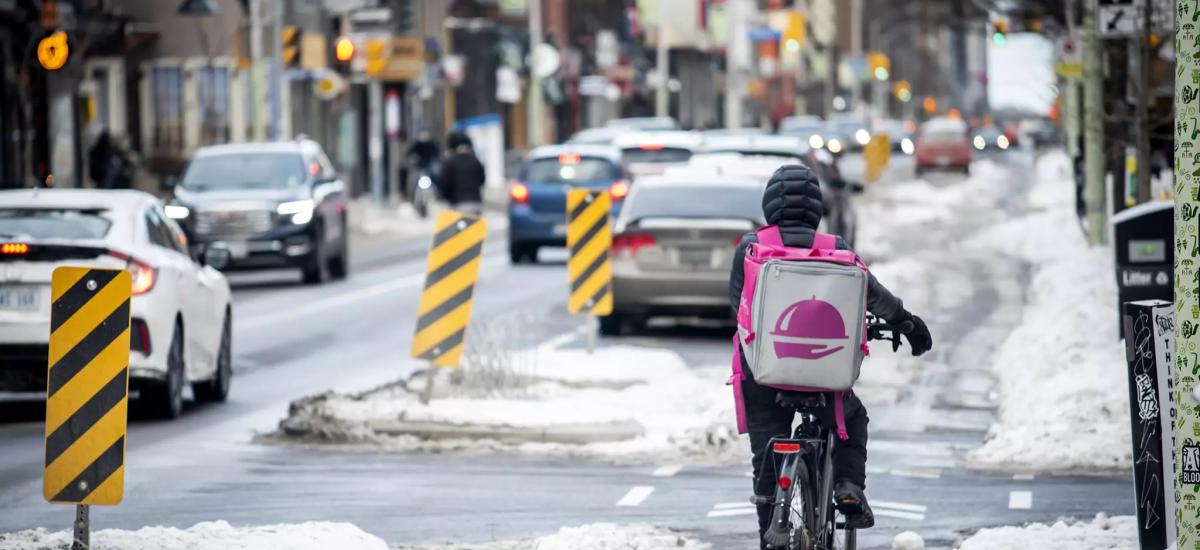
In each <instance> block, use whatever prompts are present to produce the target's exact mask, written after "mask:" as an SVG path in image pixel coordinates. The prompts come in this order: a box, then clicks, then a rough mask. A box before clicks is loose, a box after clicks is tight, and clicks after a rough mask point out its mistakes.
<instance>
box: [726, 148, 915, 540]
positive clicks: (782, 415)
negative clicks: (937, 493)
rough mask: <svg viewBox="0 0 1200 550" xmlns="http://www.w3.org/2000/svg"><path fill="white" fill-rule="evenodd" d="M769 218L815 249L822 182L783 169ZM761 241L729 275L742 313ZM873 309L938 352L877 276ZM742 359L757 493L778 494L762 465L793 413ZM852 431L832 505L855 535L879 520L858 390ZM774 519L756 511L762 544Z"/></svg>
mask: <svg viewBox="0 0 1200 550" xmlns="http://www.w3.org/2000/svg"><path fill="white" fill-rule="evenodd" d="M762 205H763V214H764V215H765V218H766V221H767V223H768V224H773V225H776V226H778V227H779V232H780V234H781V236H782V237H783V243H784V244H785V245H786V246H789V247H796V248H808V247H810V246H812V242H813V237H814V235H816V232H817V226H818V225H819V224H820V223H821V214H822V210H823V207H822V198H821V187H820V185H819V184H818V183H817V178H816V176H815V175H814V174H813V172H812V170H810V169H809V168H808V167H807V166H803V165H799V164H793V165H788V166H782V167H780V168H779V169H778V170H776V171H775V173H774V174H772V175H771V179H770V180H769V181H768V182H767V187H766V189H765V190H764V191H763V199H762ZM754 242H757V236H756V235H755V233H754V232H750V233H747V234H746V235H745V236H743V237H742V240H741V242H740V243H739V244H738V247H737V254H735V255H734V259H733V267H732V271H731V273H730V276H729V305H730V306H731V307H732V308H733V310H734V313H735V315H736V313H737V309H738V305H739V303H740V302H741V297H742V285H743V284H744V282H745V273H744V269H745V268H744V259H745V254H746V247H747V246H749V245H750V244H751V243H754ZM837 247H838V248H839V249H849V247H847V246H846V243H845V241H843V240H842V238H841V237H838V238H837ZM867 310H868V311H870V312H871V313H872V314H874V315H876V316H878V317H879V318H881V319H883V320H884V321H886V322H887V323H888V324H890V325H893V326H902V325H906V323H911V327H912V330H911V331H909V332H908V333H906V334H905V335H904V337H905V339H907V340H908V343H909V345H910V346H911V347H912V353H913V355H914V356H916V355H921V354H923V353H925V352H927V351H929V349H930V348H931V347H933V339H932V337H931V336H930V334H929V329H928V328H927V327H926V326H925V322H924V321H922V320H921V318H920V317H917V316H916V315H913V314H912V313H910V312H909V311H908V310H906V309H904V302H902V301H901V300H900V298H897V297H896V296H895V295H893V294H892V293H891V292H890V291H889V290H888V289H887V288H886V287H884V286H883V284H882V283H880V282H879V281H878V280H877V279H876V278H875V276H874V275H868V279H867ZM738 354H739V356H740V360H741V361H742V372H743V373H745V375H746V377H747V378H746V380H745V381H744V382H743V383H742V392H743V395H744V399H745V406H746V421H747V426H748V428H749V432H750V446H751V451H752V452H753V453H754V456H753V459H752V461H751V463H752V465H753V467H754V494H756V495H760V496H766V497H768V498H770V497H772V496H774V491H775V484H776V479H777V478H778V477H779V474H778V472H777V471H776V469H775V468H776V466H775V464H774V463H773V461H771V460H764V459H765V458H766V455H767V454H768V453H769V451H768V449H767V448H766V447H767V443H768V442H769V441H770V440H771V438H772V437H790V436H791V432H792V420H793V416H794V411H793V410H792V409H787V408H783V407H781V406H779V405H778V404H777V403H776V402H775V397H776V395H777V394H778V390H775V389H773V388H769V387H766V386H760V385H758V384H757V383H755V381H754V379H753V373H751V372H750V367H749V366H748V365H747V364H746V356H745V355H744V354H743V353H742V352H741V350H740V349H739V350H738ZM825 401H826V403H827V406H826V407H825V409H824V410H822V411H819V412H818V414H817V417H818V418H819V419H820V421H821V423H822V424H823V425H825V426H831V427H832V426H833V425H834V422H835V417H834V410H833V409H834V407H833V396H832V394H827V395H826V399H825ZM844 416H845V420H846V431H847V433H848V435H849V439H848V440H846V441H841V440H838V441H837V443H836V444H835V445H834V451H833V475H834V501H835V502H837V503H838V508H839V510H841V511H842V513H843V514H845V515H846V518H847V523H848V524H849V525H850V526H851V527H853V528H856V529H865V528H868V527H871V526H873V525H874V524H875V519H874V515H873V514H872V513H871V508H870V506H869V505H868V504H867V500H866V496H865V495H864V494H863V490H864V488H865V487H866V478H867V422H868V420H869V419H868V418H867V410H866V408H865V407H864V406H863V404H862V401H860V400H859V398H858V396H856V395H854V392H853V391H850V392H846V394H845V402H844ZM770 521H771V506H770V505H762V506H759V507H758V529H759V541H760V545H761V547H762V548H766V547H767V546H766V543H765V542H763V541H762V534H763V533H765V532H766V530H767V528H768V527H769V524H770Z"/></svg>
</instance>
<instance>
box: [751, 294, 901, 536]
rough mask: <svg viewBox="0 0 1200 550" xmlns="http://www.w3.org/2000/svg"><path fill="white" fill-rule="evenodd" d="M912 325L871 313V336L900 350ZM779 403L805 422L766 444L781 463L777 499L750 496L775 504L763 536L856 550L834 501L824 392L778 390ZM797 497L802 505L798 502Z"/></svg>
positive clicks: (830, 434) (830, 438)
mask: <svg viewBox="0 0 1200 550" xmlns="http://www.w3.org/2000/svg"><path fill="white" fill-rule="evenodd" d="M912 329H913V327H912V322H911V321H905V322H904V324H902V325H900V326H891V325H888V324H885V323H883V322H881V321H880V320H879V319H877V318H875V317H872V316H868V317H867V339H868V340H883V341H890V342H891V343H892V351H897V350H899V349H900V335H901V334H903V333H906V332H911V331H912ZM886 333H891V335H890V336H886V335H885V334H886ZM775 402H776V403H777V404H779V406H781V407H790V408H793V409H795V411H796V413H797V414H798V415H799V416H800V423H799V425H797V426H796V430H795V432H794V433H793V435H792V437H790V438H781V437H776V438H772V439H771V440H770V441H769V442H768V443H767V445H768V447H769V448H770V452H771V453H773V455H772V457H771V459H772V460H782V463H781V465H780V467H779V469H778V470H777V472H778V474H779V479H778V482H777V483H776V488H775V496H774V498H769V497H765V496H759V495H754V496H752V497H750V502H751V503H753V504H755V505H756V506H762V505H765V504H770V505H771V507H772V509H773V511H772V514H771V525H770V527H769V528H768V529H767V532H766V533H765V534H764V535H763V540H765V541H766V542H767V544H768V545H770V546H771V547H773V548H779V549H784V550H854V548H855V544H856V535H855V531H854V529H851V528H848V527H847V526H846V523H845V520H844V518H842V521H840V522H839V521H838V519H839V513H838V511H837V507H836V505H835V503H834V501H833V482H834V480H833V446H834V438H836V437H837V433H836V430H833V429H830V428H827V427H825V426H822V425H821V422H820V420H819V419H818V418H817V416H816V412H815V411H817V410H820V409H821V408H823V407H824V406H825V394H824V393H803V392H779V393H778V395H776V397H775ZM814 489H816V490H817V493H816V495H815V496H814V494H813V492H814ZM797 498H799V499H800V502H799V504H798V505H793V501H795V500H796V499H797ZM839 531H840V532H841V535H842V536H841V537H838V533H839Z"/></svg>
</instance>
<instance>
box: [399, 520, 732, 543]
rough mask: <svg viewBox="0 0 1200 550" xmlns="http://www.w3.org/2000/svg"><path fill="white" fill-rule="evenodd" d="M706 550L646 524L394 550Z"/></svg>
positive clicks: (586, 527) (587, 527) (607, 525)
mask: <svg viewBox="0 0 1200 550" xmlns="http://www.w3.org/2000/svg"><path fill="white" fill-rule="evenodd" d="M676 548H683V549H685V550H709V549H710V548H712V546H710V545H708V544H706V543H702V542H699V541H696V540H694V539H691V538H688V537H685V536H683V535H681V534H679V533H676V532H674V531H672V530H670V529H667V528H664V527H657V526H653V525H647V524H631V525H618V524H614V523H593V524H590V525H584V526H582V527H563V528H562V529H559V531H558V532H557V533H555V534H553V535H547V536H544V537H541V538H539V539H536V540H525V541H501V542H489V543H482V544H445V545H442V544H438V545H400V546H396V547H394V549H395V550H668V549H676Z"/></svg>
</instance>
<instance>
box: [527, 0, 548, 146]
mask: <svg viewBox="0 0 1200 550" xmlns="http://www.w3.org/2000/svg"><path fill="white" fill-rule="evenodd" d="M526 5H527V6H528V8H527V9H528V13H529V59H530V68H529V97H528V100H527V101H526V102H525V109H526V110H527V111H528V112H527V113H526V114H527V115H528V118H527V119H526V120H527V124H528V128H526V132H528V134H529V137H528V142H529V147H531V148H532V147H537V146H538V145H541V144H542V137H543V136H544V135H545V134H544V133H543V131H542V130H543V128H542V111H543V109H544V108H543V107H542V78H541V76H539V75H538V69H537V52H538V49H539V48H538V46H541V45H542V0H532V1H530V2H526Z"/></svg>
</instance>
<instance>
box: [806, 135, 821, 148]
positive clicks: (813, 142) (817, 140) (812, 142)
mask: <svg viewBox="0 0 1200 550" xmlns="http://www.w3.org/2000/svg"><path fill="white" fill-rule="evenodd" d="M808 146H809V147H812V148H813V149H820V148H822V147H824V146H825V139H824V138H822V137H821V136H819V135H817V134H813V135H811V136H809V137H808Z"/></svg>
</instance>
